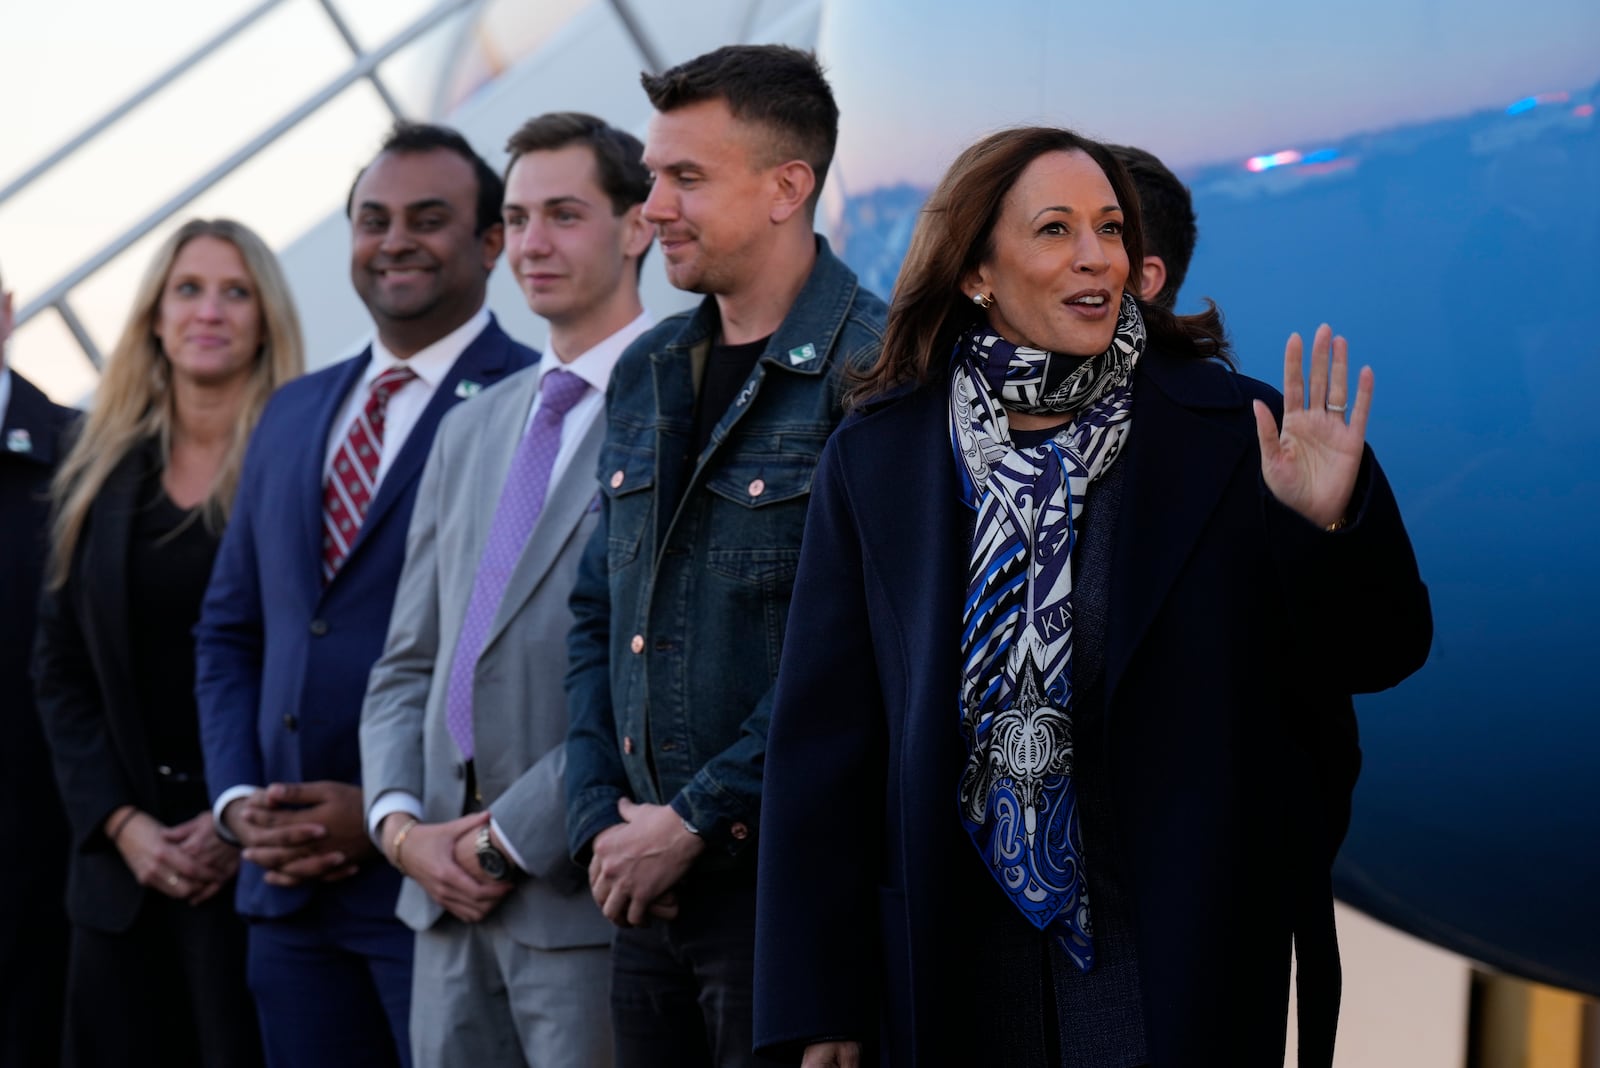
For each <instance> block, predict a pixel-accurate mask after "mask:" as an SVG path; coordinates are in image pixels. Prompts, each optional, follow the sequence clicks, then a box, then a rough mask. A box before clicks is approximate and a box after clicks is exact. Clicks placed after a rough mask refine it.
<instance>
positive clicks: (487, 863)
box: [477, 823, 517, 883]
mask: <svg viewBox="0 0 1600 1068" xmlns="http://www.w3.org/2000/svg"><path fill="white" fill-rule="evenodd" d="M477 846H478V867H480V868H482V869H483V873H484V874H485V875H487V876H488V877H489V878H491V879H493V880H494V881H495V882H500V883H509V882H511V881H512V880H513V879H514V878H515V877H516V870H517V867H516V865H515V864H512V863H511V861H510V860H509V859H507V857H506V855H505V854H504V853H502V852H500V850H498V849H496V848H495V844H494V839H493V838H492V837H490V835H489V825H488V824H487V823H486V824H484V825H483V826H482V827H479V828H478V841H477Z"/></svg>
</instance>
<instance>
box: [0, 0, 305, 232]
mask: <svg viewBox="0 0 1600 1068" xmlns="http://www.w3.org/2000/svg"><path fill="white" fill-rule="evenodd" d="M281 3H283V0H263V2H262V3H259V4H257V5H256V6H255V7H253V8H251V9H250V10H249V11H247V12H245V13H244V14H243V15H241V16H240V17H239V18H237V19H235V20H234V21H233V22H231V23H229V24H228V25H227V26H225V27H223V28H222V29H221V30H219V31H218V32H217V33H216V34H214V35H213V36H212V37H210V38H209V39H208V40H206V41H205V43H203V44H201V45H200V46H199V47H197V48H195V49H194V51H192V52H190V53H189V54H188V55H186V56H184V57H183V58H182V59H180V60H178V62H177V63H175V64H173V65H172V66H171V67H169V68H167V70H166V72H165V73H163V74H160V75H158V76H157V77H156V79H155V80H154V81H152V82H150V83H149V84H148V85H146V86H145V87H144V88H143V89H140V90H139V91H137V92H136V93H134V94H133V95H132V96H130V97H128V99H126V100H124V101H123V102H122V103H120V104H118V105H117V106H116V107H114V108H112V109H111V110H110V111H108V112H106V113H105V114H104V115H102V116H100V118H98V119H96V120H95V121H94V122H91V123H90V124H89V125H88V126H86V127H84V128H83V130H82V131H81V132H80V133H78V134H77V135H76V136H75V137H73V138H72V139H71V140H69V141H67V142H66V144H64V145H62V146H61V147H60V148H58V149H56V150H55V151H54V152H52V153H50V154H49V155H48V156H46V157H45V158H44V159H42V160H40V161H39V162H38V163H35V164H34V165H33V166H32V167H29V168H28V169H27V170H26V171H23V172H22V174H20V175H19V176H17V177H16V178H14V179H13V180H12V181H11V182H10V183H9V184H7V185H6V187H5V188H4V189H0V204H4V203H5V202H6V201H8V200H10V199H11V198H12V197H14V196H16V195H17V194H18V193H20V192H22V191H23V190H24V189H26V188H27V187H28V186H30V185H32V184H33V183H34V182H35V181H37V180H38V179H39V178H41V177H43V176H44V175H45V174H46V173H48V172H49V171H51V170H54V169H55V168H56V167H57V166H58V165H60V163H61V162H62V161H63V160H65V159H66V158H67V157H69V156H71V155H72V154H73V153H75V152H77V151H78V150H79V149H80V148H82V147H83V146H84V145H86V144H88V143H89V142H90V141H93V140H94V139H95V138H96V137H99V136H100V135H101V134H102V133H104V132H105V131H106V130H107V129H109V128H110V127H111V126H113V125H115V124H116V123H117V122H119V121H121V120H122V118H123V117H124V116H126V115H127V114H128V113H129V112H131V111H133V110H134V109H135V108H137V107H139V105H141V104H143V103H144V102H145V101H146V100H149V99H150V98H151V97H153V96H155V95H156V94H157V93H159V92H161V90H163V89H165V88H166V87H167V86H169V85H171V84H172V83H173V82H175V81H177V80H178V79H179V78H181V77H183V76H184V75H185V74H187V73H189V71H191V70H192V69H194V67H195V66H197V65H198V64H199V63H200V62H201V61H202V60H204V59H205V58H206V57H207V56H209V55H210V54H211V53H212V52H213V51H215V50H216V49H218V48H220V47H222V46H223V45H225V44H227V43H228V42H229V41H231V40H233V39H234V38H235V37H237V36H238V35H239V34H241V33H243V32H244V31H245V30H247V29H249V28H250V27H251V26H252V25H253V24H254V23H255V22H257V21H258V20H259V19H260V18H261V17H262V16H263V15H265V14H266V13H267V12H269V11H271V10H272V9H273V8H275V7H277V6H278V5H279V4H281Z"/></svg>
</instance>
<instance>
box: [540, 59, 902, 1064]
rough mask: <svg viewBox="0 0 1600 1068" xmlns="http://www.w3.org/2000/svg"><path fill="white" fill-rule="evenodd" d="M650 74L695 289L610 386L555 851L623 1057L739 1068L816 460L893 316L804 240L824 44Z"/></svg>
mask: <svg viewBox="0 0 1600 1068" xmlns="http://www.w3.org/2000/svg"><path fill="white" fill-rule="evenodd" d="M643 82H644V86H645V90H646V92H647V93H648V94H649V95H650V99H651V103H652V104H653V105H654V106H655V108H656V112H657V114H656V115H655V117H654V119H652V121H651V123H650V128H649V134H648V138H647V144H646V148H645V157H644V158H645V163H646V165H647V166H648V167H649V168H650V169H651V171H652V172H653V174H654V176H655V184H654V188H653V190H652V192H651V194H650V197H649V199H648V200H647V201H646V203H645V209H644V214H645V218H646V219H648V220H649V221H650V222H652V223H654V224H655V226H656V229H657V235H658V238H659V240H660V243H661V249H662V253H663V255H664V258H665V259H666V262H667V273H668V277H669V278H670V279H671V281H672V283H673V285H675V286H677V287H678V288H680V289H686V290H690V291H692V292H696V293H703V294H705V295H706V299H705V300H704V301H703V302H702V303H701V304H700V306H699V308H698V309H697V310H696V311H695V312H693V313H692V314H684V315H679V316H675V317H673V318H671V319H668V320H666V321H665V322H663V323H662V324H660V325H659V326H657V327H656V328H655V329H653V330H651V331H650V332H649V333H647V334H645V335H644V336H642V337H641V338H639V339H638V340H637V341H635V342H634V343H633V345H631V346H630V347H629V349H628V351H627V352H626V353H625V354H624V355H623V356H622V359H621V360H620V361H619V363H618V364H617V366H616V369H615V370H614V371H613V372H612V379H611V383H610V387H609V390H608V397H607V416H608V420H609V424H608V431H607V436H606V442H605V446H604V448H603V450H602V452H601V459H600V480H601V491H602V500H601V508H602V515H601V520H600V523H599V525H598V527H597V529H596V531H595V534H594V537H593V539H592V540H591V541H590V543H589V546H588V551H587V553H586V555H585V559H584V562H583V565H582V567H581V569H580V572H579V576H578V580H577V585H576V587H575V589H574V591H573V595H572V606H573V611H574V615H575V617H576V624H575V626H574V629H573V631H572V638H571V664H570V670H569V673H568V677H567V689H568V694H569V697H570V705H571V727H570V731H569V734H568V739H567V798H568V822H567V826H568V837H569V840H570V843H571V846H572V851H573V855H574V857H575V858H577V859H578V861H579V862H580V863H582V864H585V865H587V866H588V869H589V882H590V887H591V889H592V890H593V892H594V896H595V900H596V901H597V902H598V903H599V904H600V906H601V908H602V909H603V910H604V911H605V914H606V915H607V916H608V917H609V918H610V919H611V920H612V921H613V922H614V923H616V924H617V925H618V926H619V927H620V928H621V930H620V931H619V933H618V936H617V941H616V944H615V948H614V950H613V955H612V1017H613V1022H614V1024H615V1030H616V1052H617V1063H618V1065H620V1066H623V1068H626V1066H629V1065H660V1064H675V1065H677V1064H684V1065H693V1064H705V1065H711V1064H713V1063H714V1064H717V1065H735V1064H747V1063H755V1062H754V1057H753V1054H752V1053H751V1010H750V1005H751V1001H750V983H751V978H750V977H751V960H752V955H753V950H754V946H753V942H754V920H755V864H754V848H753V847H754V845H755V837H754V836H755V832H756V828H757V826H758V825H759V822H760V820H759V816H760V804H761V765H762V756H763V751H764V749H765V746H766V734H767V718H768V713H769V710H770V707H771V702H772V686H773V682H774V680H775V679H776V677H777V670H778V655H779V652H780V650H781V648H782V644H783V640H784V624H785V619H786V617H787V615H788V610H789V599H790V594H791V590H792V586H793V582H794V573H795V565H796V562H797V561H798V558H799V552H800V535H801V531H802V529H803V527H804V524H805V513H806V504H807V500H808V498H809V493H810V488H811V478H812V470H813V468H814V466H815V464H816V460H817V456H818V454H819V453H820V451H821V449H822V446H823V443H824V442H825V441H826V440H827V438H828V435H829V434H830V433H831V432H832V430H833V428H834V426H835V424H836V423H837V422H838V420H839V418H840V415H841V411H840V404H839V397H840V392H841V386H842V380H843V377H844V374H845V372H846V371H847V370H848V369H849V368H850V367H852V366H858V365H860V364H862V363H864V362H866V361H868V360H870V359H871V358H872V357H873V356H874V355H875V353H876V349H877V346H878V344H879V342H880V341H881V339H882V329H883V322H884V314H885V309H884V306H883V302H882V301H881V300H879V299H878V298H877V297H876V296H874V295H873V294H871V293H869V292H867V291H865V290H863V289H861V288H860V287H859V285H858V283H857V281H856V277H855V275H854V274H853V273H852V272H851V271H850V269H849V268H847V267H846V266H845V265H844V264H843V263H841V262H840V261H839V260H838V259H837V258H836V257H835V256H834V255H833V253H832V252H831V251H830V250H829V248H828V245H827V242H826V241H824V240H822V239H821V238H820V237H817V236H816V235H815V234H814V233H813V232H812V218H813V215H814V212H815V209H816V203H817V197H818V193H819V191H820V189H821V185H822V180H823V177H824V175H825V174H826V172H827V168H828V163H829V161H830V160H831V158H832V156H833V147H834V141H835V137H836V133H837V128H838V109H837V107H836V106H835V104H834V102H833V96H832V93H831V91H830V90H829V88H828V84H827V82H826V81H825V80H824V78H823V76H822V72H821V70H820V68H819V67H818V66H817V64H816V61H815V59H814V58H813V57H812V56H810V55H808V54H806V53H803V52H797V51H795V50H793V49H789V48H782V47H776V46H756V47H752V46H739V47H728V48H722V49H718V50H717V51H715V52H712V53H709V54H707V55H704V56H701V57H699V58H697V59H694V60H691V61H689V62H688V63H685V64H683V65H681V66H679V67H676V68H674V69H672V70H669V71H667V72H666V73H665V74H662V75H659V76H649V75H646V76H645V77H644V78H643ZM796 640H819V641H821V640H826V635H800V636H796Z"/></svg>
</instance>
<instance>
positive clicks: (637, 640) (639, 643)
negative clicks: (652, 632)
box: [628, 634, 644, 653]
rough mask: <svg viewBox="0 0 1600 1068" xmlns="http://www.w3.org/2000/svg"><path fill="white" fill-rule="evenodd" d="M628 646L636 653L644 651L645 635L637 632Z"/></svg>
mask: <svg viewBox="0 0 1600 1068" xmlns="http://www.w3.org/2000/svg"><path fill="white" fill-rule="evenodd" d="M628 648H629V649H632V650H633V651H634V652H635V653H642V652H644V635H643V634H635V635H634V636H633V641H631V642H629V643H628Z"/></svg>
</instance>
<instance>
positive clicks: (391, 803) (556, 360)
mask: <svg viewBox="0 0 1600 1068" xmlns="http://www.w3.org/2000/svg"><path fill="white" fill-rule="evenodd" d="M654 323H655V320H654V319H652V318H651V317H650V313H649V312H640V313H639V317H638V318H637V319H635V320H633V322H631V323H629V324H628V325H627V326H625V327H623V328H622V329H621V330H618V331H617V332H616V333H615V334H612V335H611V336H610V337H608V338H606V339H605V340H604V341H601V342H600V343H599V344H597V345H595V346H593V347H592V348H590V349H589V350H588V351H586V352H584V353H581V354H580V355H578V356H576V357H574V358H573V359H572V360H571V361H570V362H563V361H562V358H561V354H560V353H558V352H555V351H554V350H551V351H550V352H549V353H547V354H546V356H545V358H544V359H542V360H540V361H539V362H538V364H536V365H535V368H536V373H537V374H538V375H539V388H537V389H535V390H534V393H533V404H532V405H531V406H529V408H528V416H527V418H526V419H525V420H523V423H522V433H523V434H524V435H526V434H527V433H528V431H529V430H530V429H531V428H532V427H533V417H534V415H535V414H536V413H537V412H538V411H539V405H540V404H541V403H542V400H541V398H542V397H543V395H544V390H543V386H544V376H545V375H547V374H549V373H550V372H551V371H556V370H564V371H570V372H571V373H573V374H575V375H577V376H578V377H579V378H581V379H583V380H584V381H585V382H587V383H589V389H588V390H587V391H585V392H584V395H583V397H582V399H580V400H579V401H578V403H576V404H574V405H573V406H572V407H571V408H570V409H568V411H567V414H566V416H565V417H564V418H563V419H562V421H561V449H560V451H559V452H557V453H556V459H555V464H554V466H553V467H551V469H550V485H555V482H556V480H557V479H559V478H560V477H561V473H562V472H563V471H565V470H566V469H567V465H568V464H570V463H571V462H572V456H573V454H574V453H575V452H577V451H578V444H579V442H581V441H583V438H584V435H586V434H587V433H588V432H589V428H590V426H592V425H593V424H594V421H595V420H596V419H598V418H600V416H601V414H602V413H603V412H604V411H605V406H606V383H607V382H609V381H610V379H611V369H612V368H613V367H615V366H616V364H617V360H618V358H619V357H621V356H622V353H623V350H625V349H626V348H627V347H628V346H629V345H630V344H632V343H633V340H634V338H636V337H638V336H639V335H640V334H642V333H644V332H645V331H646V330H648V329H650V327H651V326H653V325H654ZM496 499H497V500H498V498H496ZM440 681H441V682H442V681H443V680H440ZM396 812H404V813H407V814H409V815H411V816H415V817H416V818H417V819H419V820H420V819H422V800H421V799H420V798H418V797H417V796H416V795H414V794H411V793H407V792H406V791H404V790H386V791H384V792H383V793H382V794H381V795H379V797H378V799H377V800H376V801H374V802H373V803H372V808H371V810H370V811H369V813H368V816H367V830H368V832H369V833H370V834H371V835H372V838H373V841H375V842H377V843H378V845H379V848H382V845H383V839H382V836H381V835H380V834H379V833H378V829H379V828H380V827H382V826H383V820H384V817H386V816H390V815H393V814H394V813H396ZM489 823H490V825H491V826H492V827H493V828H494V834H495V837H496V838H498V839H499V840H500V844H501V845H502V846H503V847H504V848H505V852H506V856H507V857H509V858H510V859H511V862H512V863H513V864H515V865H516V866H517V867H519V868H521V869H522V870H523V871H527V870H528V866H527V864H525V863H524V862H523V860H522V857H520V856H519V855H518V854H517V851H516V847H515V846H513V845H512V844H511V840H510V839H509V838H507V837H506V835H505V832H504V831H503V830H501V828H500V825H499V824H498V823H496V822H495V821H494V819H493V818H492V817H491V818H490V820H489Z"/></svg>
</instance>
